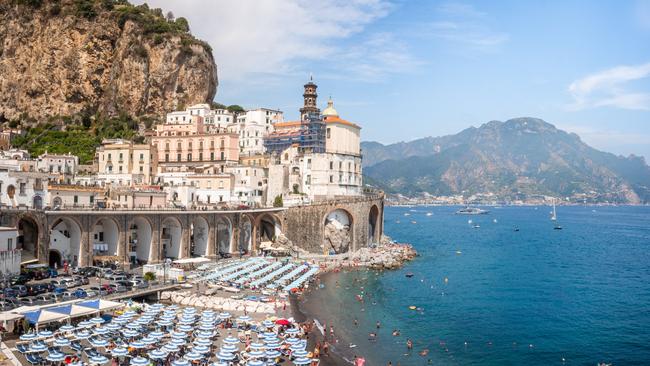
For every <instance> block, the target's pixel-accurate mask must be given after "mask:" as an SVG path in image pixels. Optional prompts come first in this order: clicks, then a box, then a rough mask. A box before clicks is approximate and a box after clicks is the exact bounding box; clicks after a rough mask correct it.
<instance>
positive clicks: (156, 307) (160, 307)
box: [149, 302, 165, 309]
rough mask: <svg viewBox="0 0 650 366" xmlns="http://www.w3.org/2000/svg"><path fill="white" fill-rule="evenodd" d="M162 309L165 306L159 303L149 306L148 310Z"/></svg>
mask: <svg viewBox="0 0 650 366" xmlns="http://www.w3.org/2000/svg"><path fill="white" fill-rule="evenodd" d="M164 307H165V305H163V304H161V303H159V302H157V303H155V304H151V305H149V309H163V308H164Z"/></svg>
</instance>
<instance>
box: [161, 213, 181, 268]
mask: <svg viewBox="0 0 650 366" xmlns="http://www.w3.org/2000/svg"><path fill="white" fill-rule="evenodd" d="M161 226H162V227H161V231H160V239H161V241H160V244H161V246H162V257H163V258H172V259H178V258H181V256H182V251H181V250H182V248H181V246H182V245H181V244H182V240H183V223H182V222H181V221H180V220H179V219H178V218H176V217H174V216H168V217H165V218H164V219H163V220H162V223H161Z"/></svg>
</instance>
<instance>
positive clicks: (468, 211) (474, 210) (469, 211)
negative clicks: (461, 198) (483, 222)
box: [456, 206, 490, 215]
mask: <svg viewBox="0 0 650 366" xmlns="http://www.w3.org/2000/svg"><path fill="white" fill-rule="evenodd" d="M489 212H490V211H488V210H483V209H480V208H478V207H469V206H467V207H465V208H461V209H460V210H458V211H456V215H485V214H487V213H489Z"/></svg>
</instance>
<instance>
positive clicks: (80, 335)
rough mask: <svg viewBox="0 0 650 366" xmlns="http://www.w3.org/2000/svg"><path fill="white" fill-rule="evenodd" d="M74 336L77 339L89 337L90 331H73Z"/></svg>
mask: <svg viewBox="0 0 650 366" xmlns="http://www.w3.org/2000/svg"><path fill="white" fill-rule="evenodd" d="M74 336H75V338H77V339H87V338H90V332H89V331H87V330H82V331H80V332H77V333H75V334H74Z"/></svg>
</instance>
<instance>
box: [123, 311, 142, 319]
mask: <svg viewBox="0 0 650 366" xmlns="http://www.w3.org/2000/svg"><path fill="white" fill-rule="evenodd" d="M136 315H138V313H136V312H135V311H133V310H127V311H125V312H124V313H123V314H122V316H123V317H125V318H132V317H134V316H136Z"/></svg>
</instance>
